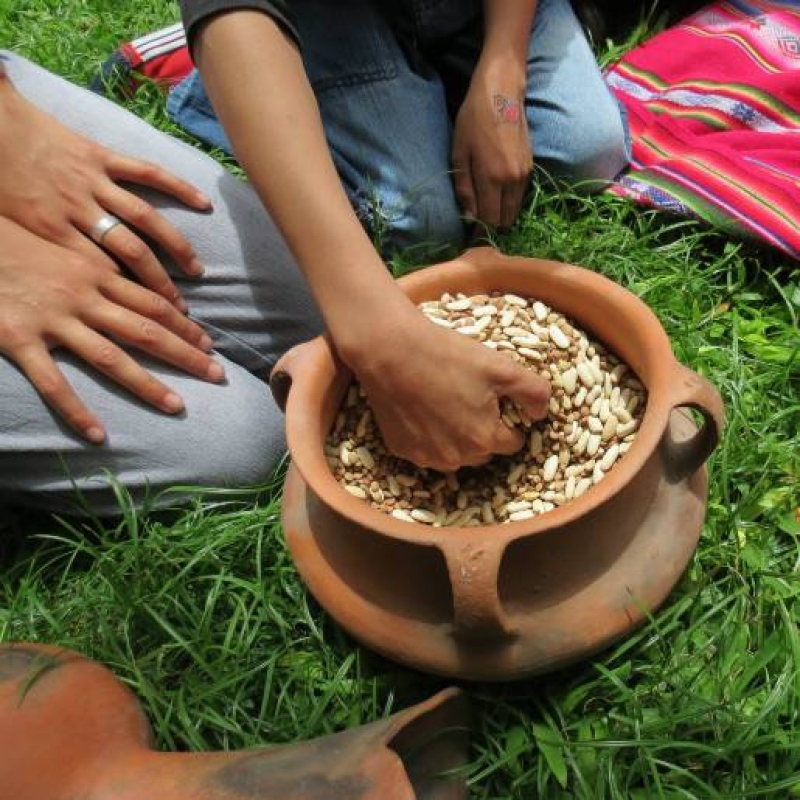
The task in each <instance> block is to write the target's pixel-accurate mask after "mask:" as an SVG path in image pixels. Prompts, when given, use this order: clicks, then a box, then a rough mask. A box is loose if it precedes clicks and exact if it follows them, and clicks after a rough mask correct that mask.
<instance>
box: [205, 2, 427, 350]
mask: <svg viewBox="0 0 800 800" xmlns="http://www.w3.org/2000/svg"><path fill="white" fill-rule="evenodd" d="M194 56H195V59H196V61H197V64H198V67H199V69H200V71H201V73H202V76H203V82H204V84H205V86H206V89H207V91H208V93H209V96H210V98H211V101H212V103H213V105H214V108H215V110H216V112H217V114H218V115H219V118H220V120H221V121H222V123H223V125H224V126H225V130H226V132H227V134H228V136H229V138H230V141H231V143H232V145H233V149H234V151H235V152H236V155H237V158H238V159H239V161H240V163H241V164H242V166H243V167H244V169H245V171H246V172H247V174H248V176H249V178H250V180H251V182H252V184H253V186H254V187H255V189H256V191H257V192H258V194H259V196H260V197H261V199H262V201H263V203H264V205H265V206H266V208H267V210H268V211H269V212H270V214H271V216H272V218H273V220H274V221H275V223H276V225H277V226H278V228H279V229H280V231H281V233H282V234H283V236H284V238H285V239H286V242H287V244H288V245H289V248H290V249H291V251H292V253H293V255H294V256H295V258H296V260H297V262H298V264H299V265H300V268H301V270H302V271H303V274H304V275H305V277H306V280H307V281H308V284H309V286H310V288H311V291H312V292H313V294H314V296H315V298H316V300H317V302H318V304H319V306H320V309H321V311H322V313H323V315H324V317H325V321H326V324H327V325H328V328H329V330H330V331H331V334H332V336H333V338H334V341H335V342H336V344H337V346H338V347H339V348H340V350H344V351H345V352H346V351H347V350H348V349H349V347H350V346H351V345H353V344H354V343H353V342H352V341H351V338H352V337H353V336H355V335H358V334H357V333H354V329H355V327H356V326H355V325H354V322H355V321H357V320H358V319H359V318H366V317H368V316H370V314H377V313H378V309H381V312H380V313H381V319H382V320H386V322H387V324H389V325H390V324H391V320H392V319H395V318H396V317H398V316H402V315H403V314H405V313H408V312H409V309H411V310H413V309H412V307H411V304H410V303H409V301H408V300H406V298H405V296H404V295H403V294H402V292H400V290H399V289H398V288H397V286H396V285H395V283H394V281H393V279H392V277H391V275H390V274H389V273H388V271H387V270H386V267H385V265H384V264H383V262H382V261H381V259H380V257H379V256H378V254H377V253H376V251H375V249H374V247H373V246H372V244H371V242H370V240H369V238H368V237H367V235H366V233H365V232H364V230H363V228H362V226H361V224H360V223H359V221H358V219H357V218H356V216H355V214H354V212H353V210H352V209H351V207H350V204H349V201H348V199H347V196H346V194H345V192H344V190H343V188H342V185H341V181H340V179H339V176H338V174H337V172H336V169H335V166H334V164H333V161H332V159H331V156H330V153H329V150H328V145H327V142H326V140H325V135H324V132H323V128H322V122H321V119H320V115H319V110H318V108H317V104H316V100H315V98H314V94H313V92H312V90H311V87H310V85H309V83H308V80H307V78H306V75H305V71H304V69H303V64H302V60H301V58H300V55H299V53H298V52H297V48H296V46H295V45H294V43H293V42H291V41H290V40H289V39H288V38H287V37H286V35H285V34H284V33H283V32H282V31H281V29H280V28H279V26H278V25H277V24H276V23H275V22H274V21H273V20H272V19H271V18H270V17H268V16H267V15H265V14H262V13H259V12H253V11H246V10H242V11H236V12H232V13H227V14H223V15H220V16H217V17H214V18H212V19H211V20H210V21H209V22H208V23H206V25H205V26H204V27H203V28H202V29H201V30H200V32H199V34H198V36H197V39H196V42H195V48H194ZM243 77H244V78H245V80H243ZM243 87H246V91H243Z"/></svg>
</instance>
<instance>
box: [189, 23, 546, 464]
mask: <svg viewBox="0 0 800 800" xmlns="http://www.w3.org/2000/svg"><path fill="white" fill-rule="evenodd" d="M194 56H195V60H196V62H197V64H198V67H199V69H200V71H201V73H202V76H203V81H204V84H205V86H206V89H207V91H208V93H209V96H210V98H211V101H212V103H213V105H214V108H215V110H216V112H217V114H218V115H219V117H220V119H221V121H222V123H223V125H224V126H225V129H226V132H227V134H228V136H229V138H230V141H231V143H232V145H233V148H234V150H235V152H236V155H237V157H238V159H239V161H240V163H241V164H242V166H243V167H244V168H245V170H246V172H247V174H248V176H249V177H250V180H251V181H252V183H253V185H254V187H255V189H256V191H257V192H258V193H259V195H260V196H261V199H262V201H263V202H264V205H265V206H266V208H267V209H268V210H269V212H270V214H271V215H272V218H273V219H274V220H275V222H276V224H277V225H278V227H279V228H280V230H281V232H282V233H283V235H284V238H285V239H286V241H287V243H288V245H289V248H290V249H291V250H292V252H293V254H294V256H295V258H296V259H297V262H298V264H299V265H300V268H301V269H302V271H303V273H304V275H305V277H306V279H307V281H308V283H309V286H310V288H311V290H312V292H313V294H314V296H315V298H316V300H317V302H318V304H319V307H320V309H321V311H322V314H323V316H324V318H325V321H326V324H327V326H328V329H329V331H330V333H331V336H332V338H333V341H334V344H335V346H336V348H337V350H338V352H339V354H340V356H341V357H342V358H343V360H344V361H345V362H346V363H347V364H348V365H349V366H350V367H351V369H352V370H353V372H354V373H355V375H356V377H357V378H358V379H359V381H360V382H361V384H362V386H363V387H364V389H365V391H366V393H367V396H368V398H369V400H370V403H371V405H372V407H373V409H374V412H375V415H376V419H377V422H378V424H379V426H380V428H381V431H382V433H383V435H384V438H385V439H386V442H387V445H388V446H389V447H390V448H391V449H392V450H393V451H394V452H395V453H397V454H398V455H401V456H404V457H406V458H408V459H410V460H412V461H415V462H416V463H417V464H419V465H422V466H433V467H436V468H439V469H455V468H456V467H459V466H462V465H465V464H476V463H480V462H481V461H484V460H485V459H486V458H488V457H489V456H490V455H491V454H493V453H498V452H504V453H510V452H514V451H515V450H516V449H517V448H518V447H519V446H520V444H521V437H520V436H519V435H518V434H516V433H515V432H512V431H510V430H509V429H508V428H506V427H505V426H504V425H503V423H502V422H501V421H500V419H499V412H498V398H499V397H500V396H502V395H508V396H512V397H514V398H516V399H518V401H519V402H520V404H521V405H522V406H523V407H526V408H527V409H528V412H529V414H530V415H531V416H532V417H534V418H538V417H540V416H542V415H543V414H544V413H545V411H546V402H547V394H548V390H547V385H546V382H545V381H543V380H542V379H540V378H538V377H537V376H535V375H533V374H532V373H530V372H528V371H526V370H523V369H522V368H521V367H519V366H517V365H516V364H514V363H513V362H511V361H510V360H509V359H506V358H502V357H500V356H499V355H498V354H497V353H493V352H491V351H489V350H488V349H487V348H484V347H483V346H481V345H479V344H477V343H476V342H472V341H467V340H466V339H465V338H464V337H462V336H459V335H458V334H455V333H453V332H452V331H446V330H444V329H441V328H439V327H437V326H434V325H431V324H430V323H429V322H428V321H427V320H426V319H425V318H424V317H423V315H422V314H421V313H420V312H419V311H418V310H417V309H416V308H415V307H414V306H413V305H412V303H411V302H410V301H409V300H408V299H407V298H406V297H405V295H404V294H403V293H402V292H401V291H400V289H399V288H398V287H397V285H396V284H395V282H394V280H393V279H392V277H391V275H390V274H389V272H388V271H387V269H386V267H385V265H384V264H383V262H382V260H381V259H380V257H379V255H378V253H377V252H376V251H375V249H374V248H373V246H372V244H371V242H370V240H369V238H368V237H367V235H366V233H365V232H364V230H363V229H362V227H361V224H360V223H359V221H358V219H357V218H356V216H355V213H354V212H353V210H352V209H351V207H350V204H349V201H348V199H347V196H346V194H345V192H344V190H343V188H342V185H341V182H340V179H339V176H338V174H337V172H336V168H335V166H334V164H333V161H332V159H331V156H330V153H329V151H328V146H327V142H326V140H325V135H324V132H323V128H322V122H321V119H320V115H319V110H318V108H317V104H316V100H315V98H314V94H313V92H312V90H311V87H310V85H309V82H308V79H307V77H306V75H305V71H304V69H303V64H302V60H301V58H300V55H299V53H298V50H297V47H296V46H295V44H294V42H293V41H292V40H291V39H290V38H289V37H288V36H287V35H286V34H285V33H284V32H283V30H282V29H281V28H280V27H279V25H278V24H277V23H276V22H275V21H274V20H273V19H271V18H270V17H269V16H268V15H266V14H263V13H261V12H258V11H252V10H237V11H231V12H228V13H224V14H220V15H217V16H214V17H211V18H210V19H209V20H208V21H207V22H206V23H205V24H204V25H203V26H202V27H201V28H200V30H199V31H198V33H197V35H196V37H195V42H194ZM243 76H246V77H244V78H243ZM261 76H263V78H262V77H261ZM245 86H246V91H243V87H245Z"/></svg>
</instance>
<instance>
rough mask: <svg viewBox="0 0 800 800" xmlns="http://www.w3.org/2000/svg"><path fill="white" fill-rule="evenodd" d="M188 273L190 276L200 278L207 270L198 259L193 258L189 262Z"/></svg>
mask: <svg viewBox="0 0 800 800" xmlns="http://www.w3.org/2000/svg"><path fill="white" fill-rule="evenodd" d="M186 271H187V272H188V273H189V274H190V275H194V276H196V277H199V276H200V275H202V274H203V273H204V272H205V268H204V267H203V265H202V264H201V263H200V262H199V261H198V260H197V259H196V258H193V259H192V260H191V261H190V262H189V265H188V266H187V268H186Z"/></svg>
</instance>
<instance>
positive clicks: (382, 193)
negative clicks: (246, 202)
mask: <svg viewBox="0 0 800 800" xmlns="http://www.w3.org/2000/svg"><path fill="white" fill-rule="evenodd" d="M384 5H385V4H384ZM407 5H408V4H407ZM410 5H411V6H412V8H413V13H407V15H406V16H407V17H408V19H407V20H406V21H405V22H406V23H407V24H405V25H398V24H397V23H396V22H395V24H390V22H389V21H388V20H387V19H386V17H385V16H384V15H383V13H382V12H381V4H378V3H376V2H374V0H341V2H331V0H295V2H293V10H294V12H295V15H296V17H295V18H296V23H297V27H298V30H299V34H300V39H301V43H302V44H301V52H302V56H303V61H304V66H305V68H306V72H307V74H308V77H309V80H310V82H311V85H312V88H313V89H314V93H315V95H316V98H317V102H318V104H319V107H320V111H321V115H322V121H323V125H324V127H325V132H326V135H327V139H328V144H329V146H330V149H331V153H332V155H333V159H334V161H335V163H336V167H337V169H338V170H339V175H340V176H341V178H342V182H343V184H344V186H345V189H346V191H347V193H348V196H349V197H350V200H351V203H352V204H353V206H354V208H355V209H356V212H357V213H358V214H359V216H360V217H361V218H362V219H363V220H364V221H365V222H366V223H367V224H368V226H369V227H370V228H371V229H372V232H373V234H374V235H376V236H377V237H378V238H379V239H380V240H382V241H383V243H384V244H385V245H391V246H402V247H405V246H409V245H414V244H425V245H427V246H435V245H437V244H441V243H447V244H453V245H456V246H458V245H460V244H461V243H462V242H463V238H464V233H465V227H464V224H463V221H462V217H461V213H460V210H459V207H458V204H457V202H456V198H455V194H454V190H453V182H452V177H451V167H450V145H451V138H452V127H453V124H452V118H453V114H454V111H455V110H456V109H457V108H458V105H459V103H460V100H461V97H463V93H464V92H465V91H466V87H467V85H468V82H469V76H470V74H471V72H472V69H473V68H474V66H475V63H476V61H477V58H478V55H479V53H480V44H481V35H482V32H481V11H480V9H481V2H480V0H416V1H415V2H412V3H411V4H410ZM248 79H253V76H248ZM263 79H264V80H269V76H264V77H263ZM525 109H526V114H527V118H528V124H529V128H530V134H531V140H532V145H533V151H534V157H535V160H536V164H537V165H538V167H540V168H543V169H544V170H545V171H547V172H548V173H550V174H551V175H553V176H555V177H560V178H566V179H568V180H572V181H592V180H594V181H599V182H607V181H608V180H610V179H612V178H613V177H614V176H615V175H616V174H617V173H618V172H619V171H620V170H622V169H623V168H624V167H625V166H626V164H627V160H628V152H627V142H626V129H625V122H624V120H623V119H622V116H621V112H620V108H619V106H618V104H617V102H616V100H615V99H614V97H613V96H612V95H611V93H610V91H609V89H608V87H607V86H606V85H605V82H604V80H603V77H602V75H601V74H600V70H599V68H598V66H597V63H596V61H595V58H594V55H593V54H592V52H591V49H590V47H589V44H588V42H587V41H586V38H585V37H584V35H583V31H582V29H581V27H580V24H579V23H578V20H577V18H576V17H575V14H574V12H573V11H572V7H571V5H570V3H569V0H539V4H538V7H537V12H536V17H535V20H534V25H533V30H532V34H531V39H530V47H529V53H528V85H527V97H526V103H525ZM168 110H169V112H170V115H171V116H172V118H173V120H175V121H176V122H177V123H178V124H179V125H181V126H182V127H184V128H185V129H187V130H188V131H190V132H191V133H192V134H194V135H195V136H197V137H199V138H200V139H203V140H204V141H206V142H208V143H210V144H212V145H214V146H217V147H221V148H223V149H225V150H227V151H228V152H230V143H229V142H228V139H227V137H226V135H225V132H224V130H223V129H222V126H221V125H220V123H219V122H218V120H217V118H216V116H215V114H214V111H213V109H212V108H211V105H210V103H209V101H208V97H207V96H206V93H205V91H204V89H203V85H202V82H201V80H200V77H199V75H198V74H197V73H196V72H194V73H192V74H191V75H190V76H189V77H188V78H187V79H186V80H185V81H184V82H183V83H181V84H180V85H179V86H177V87H176V88H175V90H174V91H173V92H172V94H171V96H170V98H169V101H168Z"/></svg>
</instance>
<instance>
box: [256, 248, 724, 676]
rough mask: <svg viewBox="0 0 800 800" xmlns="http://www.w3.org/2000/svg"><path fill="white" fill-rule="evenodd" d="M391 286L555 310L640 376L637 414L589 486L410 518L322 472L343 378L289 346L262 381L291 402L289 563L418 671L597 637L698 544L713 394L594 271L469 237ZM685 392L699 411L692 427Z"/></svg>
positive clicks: (315, 349)
mask: <svg viewBox="0 0 800 800" xmlns="http://www.w3.org/2000/svg"><path fill="white" fill-rule="evenodd" d="M400 285H401V286H402V288H403V289H404V290H405V291H406V293H407V294H408V295H409V296H410V297H411V298H412V299H413V300H414V301H415V302H421V301H423V300H431V299H436V298H438V297H440V296H441V294H442V293H443V292H445V291H447V292H451V293H456V292H464V293H465V294H467V295H471V294H478V293H484V292H491V291H502V292H514V293H516V294H519V295H522V296H528V297H535V298H538V299H540V300H542V301H544V302H545V303H547V304H549V305H551V306H552V307H553V308H554V309H556V310H558V311H561V312H563V313H565V314H567V315H568V316H570V317H572V318H573V319H574V320H575V321H576V323H577V324H578V325H579V326H581V327H582V328H584V329H585V330H587V331H588V332H590V333H591V334H592V335H594V336H595V337H596V338H597V339H598V340H600V341H601V342H603V343H604V344H605V345H606V346H608V347H609V348H610V349H611V350H612V351H613V352H615V353H616V354H617V355H618V356H620V357H621V358H622V359H623V360H624V361H625V362H626V363H627V364H628V365H629V366H630V367H631V368H632V369H633V370H634V371H635V372H636V374H637V375H638V376H639V379H640V380H641V381H642V383H644V384H645V386H646V387H647V389H648V392H649V400H648V405H647V410H646V413H645V416H644V419H643V421H642V425H641V428H640V430H639V433H638V435H637V438H636V440H635V442H634V445H633V446H632V447H631V449H630V450H629V451H628V453H627V454H626V455H625V457H624V458H623V459H621V460H620V461H619V462H618V464H617V465H616V466H615V468H614V469H613V470H612V471H611V472H610V473H609V474H608V476H607V477H606V478H605V479H604V480H603V481H602V482H601V483H600V484H598V485H597V486H595V487H593V488H592V489H591V490H590V491H588V492H587V493H586V494H584V495H583V496H582V497H580V498H579V499H577V500H575V501H573V502H571V503H570V504H568V505H566V506H562V507H561V508H557V509H555V510H554V511H551V512H549V513H547V514H543V515H541V516H539V517H535V518H534V519H531V520H525V521H521V522H514V523H510V524H506V525H493V526H485V527H480V528H432V527H429V526H426V525H416V524H410V523H407V522H403V521H402V520H397V519H393V518H392V517H389V516H387V515H385V514H382V513H381V512H379V511H377V510H375V509H372V508H370V507H369V506H368V505H367V504H366V503H364V502H363V501H361V500H358V499H357V498H355V497H353V496H351V495H350V494H348V493H347V492H346V491H344V489H343V488H342V487H341V486H340V485H339V484H338V483H337V482H336V480H335V479H334V477H333V475H332V474H331V472H330V469H329V467H328V464H327V462H326V460H325V455H324V451H323V444H324V440H325V437H326V435H327V433H328V431H329V430H330V428H331V425H332V423H333V420H334V418H335V416H336V413H337V411H338V408H339V405H340V403H341V400H342V397H343V394H344V392H345V390H346V387H347V385H348V383H349V381H350V379H351V376H350V374H349V373H348V371H347V369H346V368H344V366H343V365H342V364H341V362H339V361H338V360H337V359H336V357H335V356H334V354H333V353H332V351H331V349H330V347H329V345H328V343H327V341H326V340H325V339H324V338H318V339H315V340H313V341H312V342H309V343H306V344H303V345H300V346H299V347H296V348H295V349H293V350H292V351H290V352H289V353H287V354H286V355H285V356H284V358H283V359H282V360H281V361H280V362H279V363H278V365H277V366H276V367H275V369H274V371H273V374H272V378H271V386H272V390H273V393H274V395H275V397H276V399H277V400H278V402H279V403H280V404H282V405H284V406H285V411H286V430H287V437H288V442H289V449H290V452H291V456H292V466H291V469H290V471H289V475H288V477H287V481H286V487H285V493H284V505H283V522H284V529H285V532H286V538H287V542H288V545H289V548H290V550H291V552H292V555H293V558H294V560H295V563H296V565H297V568H298V570H299V571H300V573H301V575H302V577H303V578H304V580H305V581H306V583H307V584H308V586H309V588H310V589H311V591H312V593H313V594H314V595H315V596H316V598H317V599H318V600H319V602H320V603H321V604H322V606H323V607H324V608H325V609H326V610H327V611H328V612H329V613H330V614H331V615H332V616H333V617H334V618H335V619H336V620H337V621H338V622H339V623H340V624H341V625H342V626H343V627H344V628H345V629H347V630H348V631H349V632H350V633H352V635H353V636H355V637H356V638H357V639H359V640H360V641H362V642H363V643H364V644H366V645H368V646H369V647H371V648H373V649H375V650H377V651H379V652H380V653H382V654H384V655H386V656H388V657H390V658H394V659H396V660H398V661H401V662H403V663H406V664H408V665H410V666H413V667H416V668H418V669H421V670H425V671H430V672H435V673H441V674H445V675H451V676H457V677H461V678H467V679H476V680H505V679H513V678H522V677H525V676H530V675H534V674H537V673H541V672H545V671H548V670H552V669H554V668H556V667H559V666H562V665H565V664H567V663H569V662H573V661H576V660H578V659H580V658H582V657H584V656H586V655H588V654H590V653H593V652H596V651H598V650H600V649H602V648H604V647H605V646H607V645H608V644H610V643H611V642H613V641H614V640H616V639H618V638H619V637H621V636H622V635H624V634H625V633H626V632H628V631H630V630H632V629H633V628H634V627H635V626H636V625H638V624H639V623H641V622H642V621H643V619H645V617H646V615H647V614H648V613H649V612H650V611H652V610H653V609H655V608H656V607H657V606H658V605H659V604H660V603H662V602H663V600H664V599H665V598H666V596H667V595H668V593H669V591H670V589H671V588H672V587H673V585H674V584H675V582H676V581H677V580H678V578H679V577H680V575H681V573H682V572H683V570H684V568H685V567H686V564H687V562H688V560H689V558H690V556H691V554H692V552H693V550H694V548H695V546H696V544H697V540H698V538H699V535H700V530H701V528H702V524H703V519H704V516H705V507H706V505H705V504H706V492H707V476H706V472H705V469H704V468H703V464H704V462H705V461H706V459H707V458H708V456H709V455H710V454H711V452H712V450H713V449H714V447H715V446H716V444H717V441H718V438H719V435H720V431H721V429H722V426H723V407H722V402H721V400H720V397H719V395H718V393H717V392H716V390H715V389H714V388H713V387H712V386H711V384H709V383H708V382H707V381H706V380H705V379H704V378H701V377H700V376H699V375H697V374H695V373H694V372H692V371H691V370H689V369H687V368H686V367H684V366H682V365H681V364H679V363H678V362H677V361H676V360H675V357H674V356H673V354H672V350H671V348H670V343H669V340H668V338H667V336H666V333H665V332H664V330H663V328H662V327H661V325H660V324H659V322H658V320H657V319H656V317H655V315H654V314H653V313H652V312H651V311H650V309H649V308H648V307H647V306H646V305H645V304H644V303H643V302H642V301H641V300H639V299H638V298H637V297H635V296H634V295H633V294H631V293H630V292H628V291H627V290H625V289H623V288H622V287H621V286H619V285H617V284H615V283H613V282H612V281H609V280H608V279H606V278H604V277H602V276H600V275H598V274H596V273H594V272H591V271H589V270H585V269H581V268H579V267H574V266H569V265H566V264H560V263H556V262H552V261H541V260H538V259H527V258H508V257H505V256H502V255H500V254H499V253H498V252H497V251H495V250H492V249H490V248H482V249H478V250H472V251H470V252H468V253H466V254H465V255H464V256H462V257H461V258H459V259H457V260H455V261H452V262H449V263H448V264H443V265H440V266H437V267H432V268H429V269H425V270H421V271H419V272H416V273H414V274H412V275H409V276H407V277H404V278H403V279H401V281H400ZM686 407H688V408H693V409H696V410H698V411H699V412H700V414H701V415H702V417H703V426H702V428H701V429H700V430H699V431H698V430H697V427H696V426H695V424H694V422H693V421H692V419H691V417H690V416H689V415H688V414H687V413H685V412H682V411H679V410H678V409H682V408H686Z"/></svg>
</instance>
